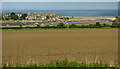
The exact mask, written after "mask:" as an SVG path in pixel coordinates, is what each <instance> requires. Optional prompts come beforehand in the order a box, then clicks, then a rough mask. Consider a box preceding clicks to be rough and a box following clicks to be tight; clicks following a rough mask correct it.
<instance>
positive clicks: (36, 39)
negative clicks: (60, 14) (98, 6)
mask: <svg viewBox="0 0 120 69" xmlns="http://www.w3.org/2000/svg"><path fill="white" fill-rule="evenodd" d="M2 37H3V38H2V54H3V56H2V57H3V58H2V60H3V63H6V64H11V65H12V64H17V63H19V64H29V63H31V62H33V63H40V62H42V63H47V62H49V61H51V60H56V59H60V60H62V59H64V58H68V60H69V61H70V60H75V61H77V62H81V61H85V62H87V63H90V62H96V61H103V62H105V63H108V64H110V65H113V64H115V63H116V61H117V60H118V30H117V29H79V30H75V29H73V30H25V31H3V32H2Z"/></svg>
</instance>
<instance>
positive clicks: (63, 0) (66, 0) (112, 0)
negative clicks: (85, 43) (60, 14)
mask: <svg viewBox="0 0 120 69" xmlns="http://www.w3.org/2000/svg"><path fill="white" fill-rule="evenodd" d="M118 1H120V0H2V2H118Z"/></svg>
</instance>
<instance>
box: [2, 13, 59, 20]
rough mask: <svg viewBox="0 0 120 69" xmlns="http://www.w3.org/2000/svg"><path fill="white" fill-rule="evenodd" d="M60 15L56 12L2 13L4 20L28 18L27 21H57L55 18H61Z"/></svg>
mask: <svg viewBox="0 0 120 69" xmlns="http://www.w3.org/2000/svg"><path fill="white" fill-rule="evenodd" d="M59 18H60V15H56V14H54V13H38V14H37V13H36V12H34V13H33V14H32V13H30V12H29V13H27V14H22V13H14V12H12V13H3V14H2V20H27V21H32V20H41V21H44V20H48V21H55V20H60V19H59Z"/></svg>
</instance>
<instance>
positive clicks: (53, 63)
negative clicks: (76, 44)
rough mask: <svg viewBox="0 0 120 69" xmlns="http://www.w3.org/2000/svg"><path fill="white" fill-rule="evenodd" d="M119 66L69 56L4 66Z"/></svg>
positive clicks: (4, 65)
mask: <svg viewBox="0 0 120 69" xmlns="http://www.w3.org/2000/svg"><path fill="white" fill-rule="evenodd" d="M12 66H13V67H98V68H99V67H107V68H108V67H117V65H108V64H106V63H103V62H102V61H99V62H93V63H87V62H76V61H69V60H68V59H67V58H66V59H64V60H59V59H57V60H54V61H51V62H49V63H45V64H43V63H29V64H24V65H21V64H16V65H7V64H3V65H2V67H12Z"/></svg>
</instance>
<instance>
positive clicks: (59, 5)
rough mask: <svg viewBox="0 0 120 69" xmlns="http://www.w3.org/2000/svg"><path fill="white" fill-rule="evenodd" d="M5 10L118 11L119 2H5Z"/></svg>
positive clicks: (3, 7) (3, 4)
mask: <svg viewBox="0 0 120 69" xmlns="http://www.w3.org/2000/svg"><path fill="white" fill-rule="evenodd" d="M2 9H3V10H117V9H118V3H117V2H3V3H2Z"/></svg>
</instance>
